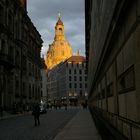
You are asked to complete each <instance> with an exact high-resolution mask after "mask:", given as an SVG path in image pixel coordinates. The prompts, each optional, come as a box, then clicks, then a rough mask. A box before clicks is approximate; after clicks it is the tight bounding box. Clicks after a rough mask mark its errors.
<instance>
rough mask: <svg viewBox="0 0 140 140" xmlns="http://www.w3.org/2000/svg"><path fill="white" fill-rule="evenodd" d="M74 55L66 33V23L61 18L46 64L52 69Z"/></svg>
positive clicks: (57, 24) (56, 27)
mask: <svg viewBox="0 0 140 140" xmlns="http://www.w3.org/2000/svg"><path fill="white" fill-rule="evenodd" d="M71 56H72V48H71V46H70V44H69V43H68V41H67V40H66V38H65V35H64V25H63V22H62V21H61V19H60V18H59V19H58V21H57V23H56V26H55V37H54V41H53V43H52V44H50V45H49V49H48V51H47V55H46V61H45V62H46V65H47V68H48V69H52V68H53V67H54V66H56V65H57V64H59V63H61V62H62V61H65V60H66V59H68V58H70V57H71Z"/></svg>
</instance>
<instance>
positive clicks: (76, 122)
mask: <svg viewBox="0 0 140 140" xmlns="http://www.w3.org/2000/svg"><path fill="white" fill-rule="evenodd" d="M54 140H101V136H100V135H99V133H98V131H97V129H96V127H95V124H94V122H93V120H92V117H91V115H90V112H89V110H86V109H85V110H83V109H81V110H80V111H79V112H78V113H77V115H76V116H75V117H74V118H73V119H72V120H71V121H70V122H69V123H68V124H67V125H66V126H65V127H64V128H63V129H62V131H60V133H59V134H58V135H57V136H56V137H55V138H54Z"/></svg>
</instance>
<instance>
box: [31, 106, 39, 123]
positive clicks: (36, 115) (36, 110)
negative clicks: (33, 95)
mask: <svg viewBox="0 0 140 140" xmlns="http://www.w3.org/2000/svg"><path fill="white" fill-rule="evenodd" d="M32 115H33V116H34V121H35V126H37V125H40V119H39V116H40V106H39V104H35V105H34V106H33V111H32Z"/></svg>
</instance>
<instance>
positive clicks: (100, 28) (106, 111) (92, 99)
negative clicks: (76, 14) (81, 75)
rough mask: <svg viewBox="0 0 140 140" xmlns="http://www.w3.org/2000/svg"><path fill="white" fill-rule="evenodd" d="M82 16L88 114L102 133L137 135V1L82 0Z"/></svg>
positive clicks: (139, 118)
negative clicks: (83, 0)
mask: <svg viewBox="0 0 140 140" xmlns="http://www.w3.org/2000/svg"><path fill="white" fill-rule="evenodd" d="M85 20H86V60H87V62H88V63H87V64H88V65H87V68H88V94H89V104H90V108H91V111H92V114H93V116H94V118H95V120H96V122H97V124H98V127H99V129H100V130H101V133H102V134H107V137H106V138H108V139H119V140H120V139H130V140H138V139H140V124H139V122H140V109H139V108H140V86H139V85H140V47H139V46H140V39H139V36H140V0H134V1H130V0H128V1H125V0H122V1H117V0H113V1H112V0H109V1H103V0H89V1H87V0H85ZM103 128H104V129H103Z"/></svg>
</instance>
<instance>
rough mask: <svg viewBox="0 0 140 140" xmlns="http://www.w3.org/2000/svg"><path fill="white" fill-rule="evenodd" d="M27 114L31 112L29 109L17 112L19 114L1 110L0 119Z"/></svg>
mask: <svg viewBox="0 0 140 140" xmlns="http://www.w3.org/2000/svg"><path fill="white" fill-rule="evenodd" d="M28 114H31V111H29V112H24V113H19V114H10V113H7V112H6V111H3V115H2V116H0V120H4V119H8V118H14V117H19V116H23V115H28Z"/></svg>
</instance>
